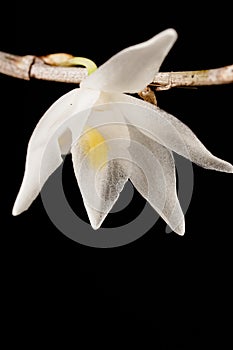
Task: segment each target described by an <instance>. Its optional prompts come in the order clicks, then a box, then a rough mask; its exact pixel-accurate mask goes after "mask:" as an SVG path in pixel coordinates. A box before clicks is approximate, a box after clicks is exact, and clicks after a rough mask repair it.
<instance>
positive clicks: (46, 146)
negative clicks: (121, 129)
mask: <svg viewBox="0 0 233 350" xmlns="http://www.w3.org/2000/svg"><path fill="white" fill-rule="evenodd" d="M99 95H100V92H98V91H88V90H87V91H86V90H85V89H84V90H81V89H74V90H71V91H70V92H68V93H67V94H65V95H63V96H62V97H61V98H60V99H58V100H57V101H56V102H55V103H54V104H53V105H52V106H51V107H50V108H49V109H48V110H47V112H46V113H45V114H44V116H43V117H42V118H41V120H40V121H39V123H38V124H37V126H36V128H35V130H34V132H33V134H32V136H31V138H30V141H29V144H28V149H27V158H26V166H25V173H24V178H23V182H22V185H21V188H20V191H19V193H18V196H17V198H16V201H15V204H14V208H13V215H18V214H20V213H21V212H22V211H24V210H26V209H28V207H29V206H30V205H31V203H32V201H33V200H34V199H35V198H36V197H37V195H38V194H39V192H40V190H41V188H42V186H43V185H44V183H45V182H46V180H47V179H48V177H49V176H50V175H51V174H52V173H53V172H54V171H55V170H56V169H57V168H58V167H59V165H60V164H61V163H62V157H61V153H64V152H68V150H69V148H70V146H71V142H72V140H74V139H77V137H78V136H79V134H80V133H81V131H82V129H83V126H84V124H85V122H86V119H87V117H88V115H89V114H90V112H91V107H92V106H93V105H94V104H95V102H96V101H97V99H98V97H99ZM78 114H79V115H78ZM74 117H75V118H74ZM75 119H78V122H79V123H78V126H77V125H76V129H75V131H74V128H73V124H74V120H75ZM76 124H77V122H76ZM67 130H69V131H67ZM71 134H72V137H71Z"/></svg>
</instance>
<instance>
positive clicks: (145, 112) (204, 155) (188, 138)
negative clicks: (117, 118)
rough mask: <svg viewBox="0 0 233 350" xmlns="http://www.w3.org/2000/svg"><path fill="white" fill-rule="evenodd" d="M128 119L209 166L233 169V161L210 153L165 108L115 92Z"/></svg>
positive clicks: (179, 150)
mask: <svg viewBox="0 0 233 350" xmlns="http://www.w3.org/2000/svg"><path fill="white" fill-rule="evenodd" d="M113 97H114V98H115V101H116V102H117V101H118V103H119V104H118V108H119V110H121V112H122V113H123V114H124V116H125V119H126V120H127V121H128V122H129V123H130V124H132V125H134V126H136V127H137V128H138V129H140V131H141V132H142V133H144V134H145V135H147V136H149V137H150V138H152V139H154V140H155V141H157V142H158V143H160V144H161V145H163V146H165V147H167V148H168V149H170V150H172V151H174V152H176V153H178V154H180V155H181V156H183V157H185V158H187V159H189V160H191V161H192V162H194V163H196V164H197V165H199V166H202V167H203V168H207V169H213V170H217V171H223V172H227V173H232V172H233V166H232V164H230V163H228V162H226V161H224V160H222V159H220V158H217V157H216V156H214V155H213V154H212V153H210V152H209V151H208V150H207V148H206V147H205V146H204V145H203V144H202V143H201V141H200V140H199V139H198V138H197V137H196V136H195V134H194V133H193V132H192V131H191V130H190V128H189V127H188V126H186V125H185V124H184V123H182V122H181V121H180V120H179V119H177V118H176V117H174V116H172V115H171V114H169V113H167V112H165V111H163V110H162V109H160V108H158V107H156V106H154V105H152V104H150V103H147V102H145V101H143V100H139V99H138V98H134V97H132V96H128V95H123V94H119V95H118V96H117V94H114V96H113Z"/></svg>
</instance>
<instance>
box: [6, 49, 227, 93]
mask: <svg viewBox="0 0 233 350" xmlns="http://www.w3.org/2000/svg"><path fill="white" fill-rule="evenodd" d="M0 73H2V74H6V75H9V76H12V77H16V78H19V79H26V80H30V79H31V78H34V79H42V80H50V81H57V82H63V83H75V84H78V83H80V82H81V81H82V80H83V79H84V78H85V77H86V76H87V74H88V73H87V70H86V68H79V67H60V66H52V65H49V64H47V63H45V62H44V60H43V59H42V58H39V57H37V56H32V55H26V56H17V55H12V54H9V53H5V52H1V51H0ZM231 83H233V65H230V66H225V67H221V68H216V69H209V70H197V71H186V72H159V73H157V74H156V75H155V77H154V81H153V82H152V83H151V84H150V85H152V86H154V87H155V89H156V90H168V89H170V88H173V87H186V86H194V87H195V86H196V87H198V86H207V85H220V84H231Z"/></svg>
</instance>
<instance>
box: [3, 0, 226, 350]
mask: <svg viewBox="0 0 233 350" xmlns="http://www.w3.org/2000/svg"><path fill="white" fill-rule="evenodd" d="M173 3H174V4H173V5H169V4H166V3H164V5H163V4H161V3H158V2H144V3H143V2H140V3H135V4H133V3H129V4H128V3H126V2H124V3H120V2H115V3H113V2H112V3H107V4H106V5H101V4H98V3H96V4H88V3H86V4H82V5H81V4H79V3H68V2H67V3H61V4H58V3H57V4H55V3H54V5H46V4H43V5H42V4H39V3H35V4H33V3H31V4H30V6H28V7H27V6H26V5H24V6H23V7H22V4H21V3H20V2H18V4H16V5H15V4H14V5H9V6H8V5H4V6H5V7H4V8H3V10H2V13H1V15H2V18H4V19H5V21H2V22H1V27H0V29H1V41H0V50H2V51H6V52H9V53H14V54H19V55H21V54H22V55H25V54H35V55H43V54H49V53H54V52H67V53H71V54H73V55H76V56H84V57H89V58H91V59H93V60H94V61H95V62H96V64H97V65H100V64H102V63H103V62H104V61H105V60H106V59H108V58H109V57H111V55H113V54H114V53H116V52H117V51H119V50H120V49H123V48H125V47H127V46H129V45H132V44H136V43H139V42H141V41H144V40H146V39H149V38H150V37H152V36H153V35H155V34H156V33H158V32H159V31H161V30H163V29H166V28H168V27H173V28H175V29H176V30H177V32H178V36H179V37H178V41H177V42H176V44H175V46H174V47H173V49H172V51H171V52H170V54H169V55H168V56H167V58H166V60H165V62H164V63H163V66H162V68H161V70H163V71H172V70H173V71H176V70H195V69H208V68H216V67H220V66H224V65H228V64H232V63H233V53H232V19H231V15H230V13H231V10H230V9H228V8H227V6H225V5H224V3H223V2H221V4H220V3H219V4H218V6H216V5H214V4H213V5H211V7H210V6H207V5H204V2H203V3H202V4H197V3H196V2H184V3H183V5H182V6H181V5H179V3H177V2H173ZM0 80H1V125H2V127H1V130H2V138H1V142H2V152H1V156H2V163H1V164H2V167H1V176H2V182H1V183H2V195H1V207H2V208H1V213H2V235H1V237H2V245H1V246H2V252H3V254H2V259H3V262H2V276H3V277H2V278H3V288H2V289H3V292H4V297H3V305H4V306H5V307H6V312H4V313H3V316H2V317H3V319H4V324H5V325H6V326H5V329H6V331H10V332H9V333H10V334H11V336H9V337H8V340H7V341H8V342H9V344H10V342H11V341H12V340H14V339H17V342H18V344H20V343H21V342H22V343H27V342H29V336H32V339H33V341H34V342H35V343H37V342H39V340H42V341H43V339H44V336H45V335H46V334H49V335H50V336H51V335H52V337H50V338H51V339H52V341H54V340H55V339H59V341H61V340H62V338H65V341H67V342H68V340H71V339H72V340H74V341H75V344H76V346H79V342H80V339H81V335H82V334H83V331H87V333H88V337H87V338H85V339H86V342H87V343H88V342H89V340H90V339H91V338H92V334H93V333H92V332H93V330H94V329H97V326H100V328H101V331H100V333H99V335H98V337H97V338H94V340H95V341H96V344H97V343H98V342H99V343H100V344H102V343H103V342H104V339H106V336H107V335H109V334H110V335H111V340H110V341H109V343H108V345H109V348H112V344H113V343H115V342H116V341H117V340H118V339H120V336H121V335H122V334H128V335H130V339H131V340H132V341H133V340H134V339H136V340H137V342H139V340H141V341H142V344H144V345H143V348H145V349H146V348H148V346H147V345H146V342H148V341H149V340H150V341H151V344H152V346H153V347H154V348H158V349H176V348H179V349H190V348H191V347H192V346H193V347H196V348H197V347H198V348H206V349H208V348H210V346H211V345H212V344H219V346H220V345H221V347H222V348H224V349H230V348H231V346H232V340H231V328H232V323H230V322H231V320H230V321H229V320H228V317H229V316H232V291H233V290H232V287H231V280H232V246H231V235H232V226H231V215H232V204H231V198H232V197H231V196H232V177H231V175H230V174H225V173H217V172H214V171H207V170H205V169H202V168H199V167H197V166H196V165H194V192H193V197H192V201H191V204H190V207H189V209H188V212H187V214H186V234H185V236H184V237H179V236H177V235H176V234H174V233H171V234H166V233H165V223H164V222H163V221H162V220H161V219H159V221H158V222H157V223H156V225H155V226H154V227H153V228H152V229H151V230H150V231H149V232H148V233H147V234H146V235H144V236H143V237H142V238H140V239H138V240H137V241H135V242H133V243H131V244H129V245H126V246H123V247H119V248H112V249H95V248H90V247H86V246H82V245H79V244H77V243H76V242H73V241H72V240H70V239H68V238H67V237H66V236H64V235H63V234H62V233H61V232H59V231H58V230H57V229H56V228H55V227H54V226H53V224H52V223H51V222H50V220H49V218H48V217H47V215H46V212H45V210H44V208H43V205H42V202H41V199H40V197H38V198H37V199H36V201H35V202H34V203H33V205H32V206H31V208H30V210H28V211H27V212H25V213H24V214H22V215H21V216H19V217H12V216H11V210H12V206H13V203H14V200H15V197H16V195H17V192H18V189H19V186H20V184H21V180H22V176H23V171H24V161H25V155H26V147H27V142H28V139H29V137H30V135H31V133H32V131H33V129H34V127H35V125H36V123H37V121H38V120H39V118H40V117H41V116H42V114H43V113H44V112H45V111H46V109H47V108H48V107H49V106H50V105H51V104H52V103H53V102H54V101H55V100H56V99H57V98H58V97H60V96H61V95H62V94H64V93H65V92H67V91H69V90H70V89H72V88H73V87H74V85H72V84H62V83H53V82H45V81H36V80H31V81H30V82H27V81H22V80H17V79H15V78H11V77H7V76H3V75H1V76H0ZM232 93H233V87H232V86H218V87H217V86H216V87H208V88H199V89H197V90H193V89H172V90H170V91H165V92H160V93H158V95H157V99H158V103H159V106H160V107H161V108H163V109H165V110H167V111H168V112H170V113H172V114H174V115H175V116H177V117H178V118H180V119H181V120H182V121H183V122H185V123H186V124H187V125H189V126H190V127H191V128H192V130H193V131H194V132H195V133H196V135H197V136H198V137H199V138H200V139H201V140H202V142H203V143H204V144H205V145H206V147H207V148H209V150H210V151H212V152H213V153H214V154H215V155H217V156H219V157H220V158H223V159H225V160H228V161H230V162H232V151H231V143H232V141H231V138H232V127H231V118H232V97H233V94H232ZM66 171H67V175H66V176H67V181H69V185H67V191H68V192H70V196H71V197H72V198H71V201H72V202H75V201H77V208H78V207H80V210H81V211H82V215H83V216H85V214H84V211H83V207H82V201H81V198H80V196H79V192H78V189H77V188H76V189H75V190H74V189H73V185H74V186H76V185H75V180H74V176H73V172H72V168H71V166H70V165H69V162H67V169H66ZM134 201H135V202H134V204H135V208H136V207H137V206H140V205H142V201H141V199H140V197H139V196H138V197H136V198H134ZM121 215H125V216H127V215H129V212H127V210H124V211H123V212H121ZM111 219H112V220H113V221H112V222H113V223H114V220H115V222H116V219H114V217H113V216H112V217H110V219H108V220H110V221H108V223H109V222H110V223H111ZM97 234H98V231H97ZM80 323H81V325H82V326H80ZM131 326H132V327H131ZM142 327H144V328H146V330H147V334H146V335H145V336H144V335H143V336H142V332H141V330H142ZM66 328H68V329H69V333H68V334H66V333H65V329H66ZM130 329H131V330H130ZM132 329H133V331H132ZM4 332H5V331H4ZM144 342H145V343H144ZM67 347H68V346H67ZM68 348H69V347H68Z"/></svg>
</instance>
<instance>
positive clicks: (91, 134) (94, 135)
mask: <svg viewBox="0 0 233 350" xmlns="http://www.w3.org/2000/svg"><path fill="white" fill-rule="evenodd" d="M85 130H86V131H85V133H84V134H83V135H82V136H81V138H80V145H81V148H82V150H83V152H84V153H85V154H86V155H87V156H88V159H89V162H90V164H91V166H93V167H94V168H99V167H100V166H103V165H104V164H105V163H106V162H107V159H108V147H107V144H106V140H105V138H104V137H103V135H102V134H101V133H100V132H99V131H98V130H97V129H95V128H88V127H87V128H85Z"/></svg>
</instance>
